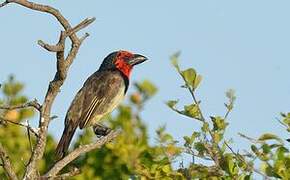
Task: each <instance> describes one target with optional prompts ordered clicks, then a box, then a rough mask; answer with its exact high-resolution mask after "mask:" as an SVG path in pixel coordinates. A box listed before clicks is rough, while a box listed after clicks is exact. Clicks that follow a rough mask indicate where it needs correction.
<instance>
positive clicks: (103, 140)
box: [45, 130, 120, 178]
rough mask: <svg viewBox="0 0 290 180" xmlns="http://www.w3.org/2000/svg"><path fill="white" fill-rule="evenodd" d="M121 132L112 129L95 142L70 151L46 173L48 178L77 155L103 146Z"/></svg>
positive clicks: (53, 175)
mask: <svg viewBox="0 0 290 180" xmlns="http://www.w3.org/2000/svg"><path fill="white" fill-rule="evenodd" d="M119 134H120V130H117V131H112V132H110V133H109V134H108V135H107V136H104V137H102V138H100V139H98V140H97V141H96V142H94V143H91V144H87V145H83V146H80V147H78V148H77V149H75V150H73V151H72V152H71V153H69V154H68V155H67V156H65V157H64V158H63V159H61V160H60V161H58V162H57V163H55V164H54V166H53V167H52V168H51V169H50V170H49V171H48V172H47V173H46V174H45V177H46V178H51V177H55V176H56V175H57V173H58V172H59V171H61V170H62V169H63V168H64V167H65V166H66V165H67V164H69V163H70V162H72V161H73V160H75V159H76V158H77V157H79V156H80V155H82V154H84V153H87V152H90V151H92V150H94V149H97V148H100V147H102V146H103V145H104V144H106V143H108V142H110V141H112V140H113V139H114V138H116V137H117V136H118V135H119Z"/></svg>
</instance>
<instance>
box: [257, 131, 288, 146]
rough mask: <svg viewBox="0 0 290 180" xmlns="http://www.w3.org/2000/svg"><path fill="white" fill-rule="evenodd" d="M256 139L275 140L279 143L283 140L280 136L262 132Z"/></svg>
mask: <svg viewBox="0 0 290 180" xmlns="http://www.w3.org/2000/svg"><path fill="white" fill-rule="evenodd" d="M258 140H259V141H266V140H276V141H278V142H280V143H281V144H283V140H282V139H281V138H279V137H278V136H276V135H275V134H271V133H265V134H263V135H262V136H260V137H259V139H258Z"/></svg>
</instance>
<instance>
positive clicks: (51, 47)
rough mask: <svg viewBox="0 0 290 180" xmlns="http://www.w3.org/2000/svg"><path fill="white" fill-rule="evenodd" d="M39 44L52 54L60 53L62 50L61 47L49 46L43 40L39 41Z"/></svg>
mask: <svg viewBox="0 0 290 180" xmlns="http://www.w3.org/2000/svg"><path fill="white" fill-rule="evenodd" d="M37 44H38V45H39V46H41V47H43V48H44V49H46V50H48V51H50V52H59V51H61V50H62V48H61V46H59V45H49V44H47V43H45V42H43V41H42V40H38V41H37Z"/></svg>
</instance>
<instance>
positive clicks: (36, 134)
mask: <svg viewBox="0 0 290 180" xmlns="http://www.w3.org/2000/svg"><path fill="white" fill-rule="evenodd" d="M1 121H4V122H6V123H10V124H14V125H17V126H22V127H26V128H27V129H28V130H29V131H30V132H31V133H33V134H34V135H35V136H36V137H38V130H37V129H35V128H33V127H31V126H30V125H29V124H28V123H26V124H24V123H18V122H14V121H11V120H9V119H7V118H4V117H2V116H0V122H1Z"/></svg>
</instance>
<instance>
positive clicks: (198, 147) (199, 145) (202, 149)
mask: <svg viewBox="0 0 290 180" xmlns="http://www.w3.org/2000/svg"><path fill="white" fill-rule="evenodd" d="M194 148H195V149H196V150H197V151H198V154H199V155H201V156H203V155H204V153H205V150H206V148H205V146H204V144H203V143H201V142H196V143H194Z"/></svg>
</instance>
